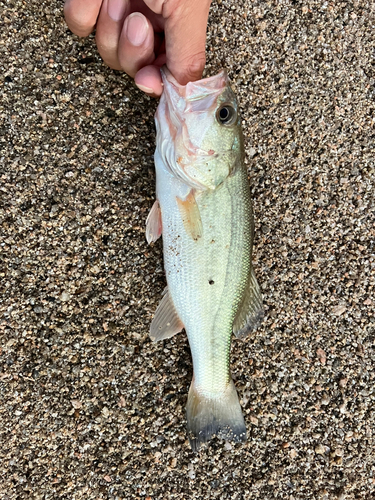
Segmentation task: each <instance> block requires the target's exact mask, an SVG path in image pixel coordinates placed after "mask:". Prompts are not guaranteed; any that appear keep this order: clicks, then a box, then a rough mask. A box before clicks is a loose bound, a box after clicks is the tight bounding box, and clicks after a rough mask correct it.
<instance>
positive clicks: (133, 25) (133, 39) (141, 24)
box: [125, 12, 148, 47]
mask: <svg viewBox="0 0 375 500" xmlns="http://www.w3.org/2000/svg"><path fill="white" fill-rule="evenodd" d="M147 33H148V23H147V20H146V18H145V16H143V15H142V14H140V13H138V12H134V13H133V14H130V16H128V17H127V18H126V21H125V34H126V36H127V38H128V40H129V42H130V43H131V44H132V45H135V46H136V47H139V46H140V45H142V43H144V41H145V40H146V36H147Z"/></svg>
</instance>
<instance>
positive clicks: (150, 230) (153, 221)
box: [146, 200, 162, 244]
mask: <svg viewBox="0 0 375 500" xmlns="http://www.w3.org/2000/svg"><path fill="white" fill-rule="evenodd" d="M161 232H162V223H161V210H160V206H159V202H158V200H156V201H155V203H154V204H153V205H152V207H151V210H150V213H149V214H148V217H147V220H146V240H147V243H149V244H150V243H153V242H154V241H156V240H157V239H158V238H159V237H160V235H161Z"/></svg>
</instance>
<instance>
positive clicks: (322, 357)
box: [316, 348, 327, 365]
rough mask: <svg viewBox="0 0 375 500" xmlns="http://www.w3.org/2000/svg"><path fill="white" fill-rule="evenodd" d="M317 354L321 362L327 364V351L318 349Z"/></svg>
mask: <svg viewBox="0 0 375 500" xmlns="http://www.w3.org/2000/svg"><path fill="white" fill-rule="evenodd" d="M316 355H317V356H318V359H319V361H320V362H321V364H322V365H325V364H326V361H327V356H326V353H325V352H324V351H323V349H320V348H319V349H317V351H316Z"/></svg>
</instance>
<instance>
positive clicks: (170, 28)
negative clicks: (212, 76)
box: [164, 0, 211, 85]
mask: <svg viewBox="0 0 375 500" xmlns="http://www.w3.org/2000/svg"><path fill="white" fill-rule="evenodd" d="M167 5H168V4H167ZM210 5H211V0H190V1H188V2H179V3H178V4H177V6H175V8H174V10H171V12H170V13H168V12H166V17H167V19H166V21H165V27H164V30H165V48H166V56H167V66H168V69H169V71H170V72H171V73H172V75H173V76H174V77H175V78H176V80H177V81H178V82H179V83H180V84H182V85H185V84H186V83H188V82H190V81H195V80H199V79H200V78H201V77H202V73H203V70H204V66H205V64H206V30H207V21H208V13H209V10H210ZM167 10H168V9H167ZM168 14H169V15H168Z"/></svg>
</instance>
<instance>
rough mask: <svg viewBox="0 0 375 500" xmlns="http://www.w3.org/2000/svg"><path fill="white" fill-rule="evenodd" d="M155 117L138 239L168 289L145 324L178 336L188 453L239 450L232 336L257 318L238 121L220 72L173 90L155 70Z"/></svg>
mask: <svg viewBox="0 0 375 500" xmlns="http://www.w3.org/2000/svg"><path fill="white" fill-rule="evenodd" d="M161 73H162V81H163V93H162V96H161V99H160V101H159V105H158V107H157V110H156V114H155V124H156V150H155V155H154V161H155V170H156V200H155V202H154V204H153V206H152V208H151V210H150V213H149V215H148V217H147V220H146V239H147V241H148V243H153V242H155V241H156V240H157V239H158V238H159V237H160V236H161V235H162V239H163V257H164V268H165V274H166V280H167V288H166V289H165V291H164V293H163V296H162V299H161V302H160V304H159V306H158V308H157V310H156V312H155V315H154V318H153V320H152V322H151V327H150V337H151V339H152V340H153V341H155V342H156V341H160V340H164V339H168V338H171V337H172V336H173V335H175V334H177V333H179V332H180V331H182V330H183V329H185V331H186V334H187V337H188V341H189V345H190V350H191V354H192V360H193V379H192V382H191V385H190V389H189V393H188V400H187V406H186V420H187V434H188V438H189V442H190V446H191V448H192V450H193V451H195V452H196V451H198V450H199V449H200V448H201V447H202V445H204V444H205V443H207V442H208V441H209V440H210V439H211V438H212V437H213V436H215V435H216V436H218V437H219V438H221V439H224V440H228V441H234V442H244V441H245V440H246V425H245V421H244V417H243V414H242V409H241V406H240V403H239V398H238V394H237V391H236V388H235V385H234V383H233V380H232V377H231V372H230V348H231V337H232V334H233V333H234V335H236V337H238V338H242V337H245V336H246V335H248V334H249V333H250V332H252V331H253V330H255V329H256V328H258V327H259V325H260V324H261V322H262V319H263V316H264V312H263V303H262V296H261V291H260V287H259V285H258V282H257V280H256V277H255V274H254V270H253V266H252V260H251V259H252V257H251V256H252V247H253V239H254V221H253V213H252V204H251V199H250V187H249V182H248V176H247V169H246V167H245V164H244V145H243V134H242V129H241V117H240V113H239V106H238V102H237V99H236V96H235V94H234V92H233V90H232V89H231V86H230V81H229V78H228V76H227V73H226V71H225V70H222V71H220V72H219V73H218V74H217V75H215V76H212V77H209V78H204V79H202V80H199V81H196V82H189V83H187V84H186V85H180V84H179V83H178V82H177V81H176V79H175V78H174V77H173V76H172V74H171V73H170V72H169V71H168V69H167V68H166V67H163V68H162V69H161Z"/></svg>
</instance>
